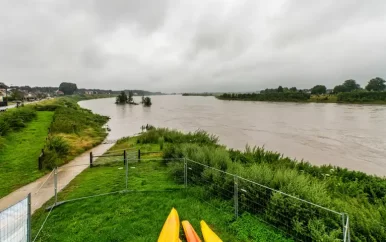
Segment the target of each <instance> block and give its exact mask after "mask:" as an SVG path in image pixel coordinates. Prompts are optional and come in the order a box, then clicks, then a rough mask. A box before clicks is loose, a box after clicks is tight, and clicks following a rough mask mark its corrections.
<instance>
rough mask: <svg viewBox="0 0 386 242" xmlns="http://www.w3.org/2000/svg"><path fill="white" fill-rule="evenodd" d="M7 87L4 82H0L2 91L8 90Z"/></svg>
mask: <svg viewBox="0 0 386 242" xmlns="http://www.w3.org/2000/svg"><path fill="white" fill-rule="evenodd" d="M7 88H8V87H7V85H5V84H4V83H3V82H0V89H7Z"/></svg>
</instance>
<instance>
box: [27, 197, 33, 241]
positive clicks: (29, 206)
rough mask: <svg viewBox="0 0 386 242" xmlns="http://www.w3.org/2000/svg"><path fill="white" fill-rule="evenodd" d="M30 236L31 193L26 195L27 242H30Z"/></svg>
mask: <svg viewBox="0 0 386 242" xmlns="http://www.w3.org/2000/svg"><path fill="white" fill-rule="evenodd" d="M31 238H32V235H31V193H28V211H27V241H28V242H31V241H32V239H31Z"/></svg>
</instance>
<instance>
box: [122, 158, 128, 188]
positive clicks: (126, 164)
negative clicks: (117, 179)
mask: <svg viewBox="0 0 386 242" xmlns="http://www.w3.org/2000/svg"><path fill="white" fill-rule="evenodd" d="M123 154H124V157H125V158H124V163H125V168H126V191H127V188H128V180H129V162H128V160H127V155H126V150H125V151H124V152H123Z"/></svg>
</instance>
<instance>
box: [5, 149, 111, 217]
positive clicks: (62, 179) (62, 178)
mask: <svg viewBox="0 0 386 242" xmlns="http://www.w3.org/2000/svg"><path fill="white" fill-rule="evenodd" d="M113 145H114V144H101V145H99V146H96V147H95V148H93V149H91V150H88V151H86V152H85V153H83V154H81V155H80V156H78V157H76V158H75V159H74V160H72V161H70V162H69V163H67V164H65V165H63V166H61V167H60V168H58V192H59V191H60V190H62V189H63V188H64V187H65V186H66V185H67V184H68V183H70V181H71V180H72V179H74V178H75V177H76V176H77V175H79V174H80V173H81V172H82V171H83V170H85V169H87V168H88V167H89V164H90V152H91V151H92V152H93V154H94V155H101V154H103V153H104V152H106V151H107V150H108V149H110V148H111V147H112V146H113ZM28 193H31V202H32V204H31V212H32V213H33V212H35V211H36V210H37V209H39V208H40V207H41V206H42V205H43V204H44V203H45V202H47V201H48V200H49V199H51V198H52V197H53V196H54V174H52V173H50V174H47V175H45V176H43V177H41V178H39V179H38V180H36V181H34V182H32V183H30V184H28V185H25V186H24V187H21V188H19V189H17V190H16V191H14V192H12V193H10V194H8V195H7V196H5V197H3V198H1V199H0V211H2V210H4V209H6V208H8V207H10V206H12V205H13V204H15V203H17V202H18V201H20V200H22V199H24V198H25V197H26V196H27V195H28Z"/></svg>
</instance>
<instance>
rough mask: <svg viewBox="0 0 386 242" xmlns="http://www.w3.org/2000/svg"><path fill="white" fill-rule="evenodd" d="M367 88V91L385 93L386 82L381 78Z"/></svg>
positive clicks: (377, 78)
mask: <svg viewBox="0 0 386 242" xmlns="http://www.w3.org/2000/svg"><path fill="white" fill-rule="evenodd" d="M365 88H366V90H367V91H384V90H385V89H386V85H385V80H383V79H382V78H380V77H376V78H373V79H371V80H370V81H369V83H368V84H367V86H366V87H365Z"/></svg>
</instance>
